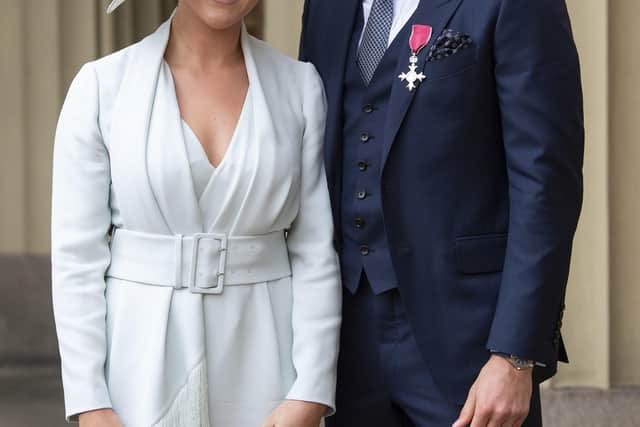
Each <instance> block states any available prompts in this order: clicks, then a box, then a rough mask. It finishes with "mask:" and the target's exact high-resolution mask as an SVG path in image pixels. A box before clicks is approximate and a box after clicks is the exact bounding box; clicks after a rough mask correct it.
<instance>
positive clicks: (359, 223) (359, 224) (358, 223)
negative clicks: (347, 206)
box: [356, 217, 364, 228]
mask: <svg viewBox="0 0 640 427" xmlns="http://www.w3.org/2000/svg"><path fill="white" fill-rule="evenodd" d="M363 227H364V219H362V218H359V217H358V218H356V228H363Z"/></svg>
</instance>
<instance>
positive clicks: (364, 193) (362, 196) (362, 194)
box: [358, 190, 367, 200]
mask: <svg viewBox="0 0 640 427" xmlns="http://www.w3.org/2000/svg"><path fill="white" fill-rule="evenodd" d="M366 198H367V190H361V191H358V199H359V200H364V199H366Z"/></svg>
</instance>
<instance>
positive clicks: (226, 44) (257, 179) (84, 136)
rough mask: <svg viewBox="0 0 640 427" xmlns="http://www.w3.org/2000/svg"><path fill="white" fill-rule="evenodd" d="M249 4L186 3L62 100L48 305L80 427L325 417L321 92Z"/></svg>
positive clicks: (327, 334)
mask: <svg viewBox="0 0 640 427" xmlns="http://www.w3.org/2000/svg"><path fill="white" fill-rule="evenodd" d="M114 3H117V4H119V3H122V1H117V2H114ZM256 3H257V0H181V1H180V3H179V6H178V7H177V9H176V11H175V12H174V14H173V15H172V18H170V19H169V21H167V22H166V23H164V24H163V25H162V26H160V27H159V29H158V30H157V31H156V32H155V33H154V34H152V35H150V36H149V37H147V38H146V39H144V40H143V41H141V42H139V43H137V44H135V45H133V46H130V47H128V48H126V49H124V50H122V51H120V52H117V53H115V54H113V55H110V56H108V57H106V58H103V59H100V60H98V61H95V62H92V63H89V64H87V65H85V66H84V67H83V68H82V69H81V71H80V72H79V74H78V75H77V77H76V78H75V80H74V82H73V84H72V85H71V88H70V90H69V94H68V95H67V99H66V101H65V104H64V107H63V109H62V113H61V116H60V121H59V124H58V129H57V134H56V142H55V150H54V151H55V153H54V179H53V222H52V241H53V244H52V247H53V249H52V252H53V255H52V258H53V281H54V283H53V298H54V300H53V302H54V311H55V317H56V326H57V331H58V338H59V343H60V353H61V358H62V374H63V384H64V389H65V404H66V417H67V419H68V420H79V421H80V424H81V427H85V426H120V425H126V426H127V427H137V426H168V427H191V426H214V427H259V426H266V427H273V426H276V427H293V426H295V427H317V426H318V425H319V424H320V422H321V418H322V417H323V416H325V415H327V414H330V413H331V412H332V411H333V405H334V388H335V375H336V359H337V352H338V350H337V347H338V335H339V324H340V314H339V313H340V304H341V290H340V283H339V272H338V267H337V260H336V256H335V253H334V250H333V247H332V227H333V226H332V222H331V217H330V209H329V198H328V193H327V186H326V179H325V176H324V168H323V162H322V140H323V132H324V119H325V117H324V116H325V100H324V95H323V89H322V84H321V81H320V78H319V77H318V75H317V73H316V71H315V69H314V68H313V67H312V66H311V65H308V64H302V63H298V62H296V61H294V60H292V59H288V58H286V57H285V56H283V55H281V54H279V53H277V52H275V51H274V50H273V49H271V48H269V47H268V46H266V45H265V44H263V43H262V42H260V41H258V40H256V39H254V38H252V37H250V36H249V35H248V34H247V33H246V29H245V28H244V26H243V24H242V20H243V18H244V17H245V16H246V15H247V14H248V13H249V12H250V11H251V9H252V8H253V7H254V6H255V4H256ZM117 4H112V6H117Z"/></svg>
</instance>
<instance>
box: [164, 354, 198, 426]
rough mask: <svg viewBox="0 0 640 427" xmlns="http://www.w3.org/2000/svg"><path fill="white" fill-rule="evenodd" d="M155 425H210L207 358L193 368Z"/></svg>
mask: <svg viewBox="0 0 640 427" xmlns="http://www.w3.org/2000/svg"><path fill="white" fill-rule="evenodd" d="M153 427H210V424H209V393H208V386H207V364H206V359H203V360H202V361H201V362H200V363H199V364H198V365H197V366H196V367H195V368H193V370H192V371H191V373H190V374H189V377H188V378H187V382H186V383H185V385H184V386H183V387H182V388H181V389H180V391H179V392H178V394H177V395H176V397H175V398H174V400H173V402H172V403H171V405H170V406H169V408H168V409H167V410H166V412H165V413H164V415H162V417H161V418H160V420H158V421H157V422H156V423H154V424H153Z"/></svg>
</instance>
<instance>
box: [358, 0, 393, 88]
mask: <svg viewBox="0 0 640 427" xmlns="http://www.w3.org/2000/svg"><path fill="white" fill-rule="evenodd" d="M392 23H393V0H373V5H372V6H371V13H370V14H369V19H368V20H367V26H366V28H365V29H364V34H363V36H362V43H361V44H360V50H359V51H358V67H359V68H360V73H361V74H362V79H363V80H364V82H365V83H366V84H367V85H369V83H370V82H371V79H372V78H373V75H374V73H375V72H376V68H378V64H379V63H380V60H381V59H382V57H383V56H384V53H385V52H386V50H387V44H388V43H389V33H390V31H391V24H392Z"/></svg>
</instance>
